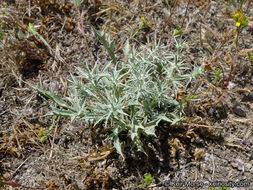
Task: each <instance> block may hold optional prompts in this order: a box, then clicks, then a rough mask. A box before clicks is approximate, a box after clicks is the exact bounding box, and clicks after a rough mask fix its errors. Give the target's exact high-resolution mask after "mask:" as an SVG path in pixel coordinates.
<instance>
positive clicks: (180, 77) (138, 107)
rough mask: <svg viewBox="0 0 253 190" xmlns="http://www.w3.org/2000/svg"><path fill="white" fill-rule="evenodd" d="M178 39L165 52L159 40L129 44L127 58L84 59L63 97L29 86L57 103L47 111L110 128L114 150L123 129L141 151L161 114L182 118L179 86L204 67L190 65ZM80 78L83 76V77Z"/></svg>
mask: <svg viewBox="0 0 253 190" xmlns="http://www.w3.org/2000/svg"><path fill="white" fill-rule="evenodd" d="M95 33H96V35H97V36H98V37H99V38H100V39H101V41H102V42H103V44H104V45H105V46H108V47H107V48H106V49H107V51H108V52H109V54H110V53H111V54H112V53H113V54H114V51H113V48H112V46H111V45H110V44H113V42H110V41H108V40H107V39H106V36H105V35H102V34H101V33H99V32H98V31H96V32H95ZM175 41H176V45H175V46H176V49H177V52H176V53H167V52H165V51H164V50H163V47H162V46H159V45H156V46H155V48H154V49H149V48H147V47H146V46H143V47H141V48H142V50H141V51H140V53H137V52H136V50H135V49H134V48H132V49H131V48H130V50H129V46H128V45H127V47H126V48H127V49H128V50H126V51H124V52H128V53H129V55H128V60H127V63H126V64H123V61H122V63H120V62H116V64H114V62H115V60H116V59H114V58H115V57H116V56H115V55H110V57H111V58H112V61H109V62H107V63H106V64H104V65H101V64H99V63H96V64H95V65H94V66H93V68H91V67H90V66H89V65H88V64H86V66H85V68H84V70H85V71H84V70H83V69H81V68H77V70H78V72H79V76H73V75H71V77H72V80H71V81H70V91H71V96H70V97H67V98H61V97H60V96H58V95H57V94H55V93H53V92H52V91H46V90H43V89H42V88H39V87H37V86H32V87H33V88H34V89H36V90H37V91H38V92H39V93H41V94H43V95H44V96H46V97H48V98H50V99H51V100H53V101H54V102H55V103H56V104H57V105H58V106H59V108H53V110H52V112H51V113H49V114H48V115H54V116H66V117H70V118H71V120H72V121H73V120H74V119H84V120H85V121H86V122H87V123H90V124H92V125H93V126H97V125H98V124H103V125H100V126H103V127H106V128H109V129H111V131H112V133H111V134H110V135H109V136H108V138H107V140H112V141H113V143H114V147H115V149H116V150H117V152H118V153H119V154H120V155H121V156H123V153H122V150H121V143H122V142H121V141H120V134H121V133H122V132H123V131H124V132H126V133H127V134H128V137H129V138H130V139H131V140H132V142H133V145H134V147H137V149H138V150H139V151H142V152H144V153H145V151H144V149H143V139H144V137H145V136H154V137H155V136H156V134H155V128H156V127H157V126H158V124H159V122H160V121H161V120H163V121H166V122H169V123H171V124H176V123H178V122H179V121H181V120H182V118H183V108H182V103H181V102H178V101H177V100H176V96H177V91H178V87H182V86H184V85H187V83H189V82H191V80H192V79H194V78H195V77H197V76H198V75H200V74H203V70H202V68H200V67H196V68H195V69H194V70H193V71H190V70H189V69H188V68H187V67H186V66H185V64H184V62H183V57H182V55H181V51H182V49H183V47H184V42H183V41H180V40H179V41H177V40H175ZM84 81H86V82H85V83H84ZM168 110H171V111H168Z"/></svg>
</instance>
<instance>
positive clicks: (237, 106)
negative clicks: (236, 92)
mask: <svg viewBox="0 0 253 190" xmlns="http://www.w3.org/2000/svg"><path fill="white" fill-rule="evenodd" d="M233 112H234V113H235V114H236V115H238V116H239V117H246V113H245V111H244V110H243V109H242V108H241V106H240V104H238V103H236V104H235V105H234V107H233Z"/></svg>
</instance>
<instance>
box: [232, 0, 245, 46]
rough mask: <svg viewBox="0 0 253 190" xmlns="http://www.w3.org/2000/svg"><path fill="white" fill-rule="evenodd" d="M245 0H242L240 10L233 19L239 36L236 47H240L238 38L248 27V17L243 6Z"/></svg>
mask: <svg viewBox="0 0 253 190" xmlns="http://www.w3.org/2000/svg"><path fill="white" fill-rule="evenodd" d="M243 3H244V0H241V3H240V8H239V9H238V10H237V11H236V12H235V13H234V14H233V19H234V21H235V22H236V23H235V26H236V28H237V35H236V39H235V43H236V46H237V45H238V38H239V35H240V33H241V32H242V30H243V29H244V28H245V27H246V26H248V17H247V16H246V15H245V14H244V12H243V10H242V5H243Z"/></svg>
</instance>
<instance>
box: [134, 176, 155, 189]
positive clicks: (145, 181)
mask: <svg viewBox="0 0 253 190" xmlns="http://www.w3.org/2000/svg"><path fill="white" fill-rule="evenodd" d="M153 181H154V179H153V178H152V175H151V174H145V175H144V176H143V179H142V183H141V184H140V185H138V187H139V188H146V187H148V186H149V185H150V184H151V183H152V182H153Z"/></svg>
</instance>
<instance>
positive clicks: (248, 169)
mask: <svg viewBox="0 0 253 190" xmlns="http://www.w3.org/2000/svg"><path fill="white" fill-rule="evenodd" d="M251 168H252V164H250V163H247V164H245V170H246V171H250V169H251Z"/></svg>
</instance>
